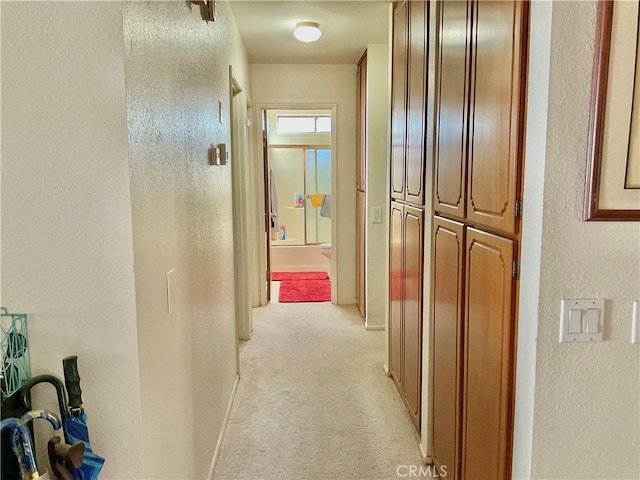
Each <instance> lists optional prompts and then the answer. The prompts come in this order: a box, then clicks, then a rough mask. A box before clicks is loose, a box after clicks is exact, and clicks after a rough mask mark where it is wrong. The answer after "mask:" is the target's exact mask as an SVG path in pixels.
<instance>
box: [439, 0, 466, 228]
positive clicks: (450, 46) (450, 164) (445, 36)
mask: <svg viewBox="0 0 640 480" xmlns="http://www.w3.org/2000/svg"><path fill="white" fill-rule="evenodd" d="M440 9H441V11H440V22H439V23H440V24H439V44H440V56H439V59H438V61H439V72H440V77H439V82H438V85H439V90H438V94H437V95H438V97H437V98H438V100H437V101H438V113H437V120H436V122H437V129H436V132H437V133H436V155H435V180H434V186H433V187H434V189H433V195H434V210H435V211H437V212H443V213H447V214H449V215H454V216H456V217H458V218H464V216H465V185H466V138H467V135H466V130H467V118H468V115H467V113H468V109H467V99H468V94H469V92H468V88H469V82H468V79H469V68H470V45H469V42H470V39H471V32H470V29H471V20H470V12H471V2H469V3H467V2H458V1H447V2H442V3H441V4H440Z"/></svg>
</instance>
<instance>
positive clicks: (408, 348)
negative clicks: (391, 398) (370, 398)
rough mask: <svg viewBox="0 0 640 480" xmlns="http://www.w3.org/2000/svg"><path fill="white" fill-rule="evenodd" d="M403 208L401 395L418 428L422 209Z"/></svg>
mask: <svg viewBox="0 0 640 480" xmlns="http://www.w3.org/2000/svg"><path fill="white" fill-rule="evenodd" d="M404 208H405V215H404V258H405V260H404V283H405V287H404V322H403V325H404V331H403V357H404V364H403V378H404V393H405V402H406V404H407V408H408V409H409V413H410V414H411V417H412V418H413V422H414V423H415V424H416V426H417V427H418V429H420V411H421V410H420V403H421V402H420V399H421V386H422V368H421V366H422V296H423V292H422V279H423V276H422V272H423V263H424V262H423V254H422V251H423V245H424V242H423V239H422V237H423V234H424V227H423V220H424V210H422V209H419V208H413V207H409V206H405V207H404Z"/></svg>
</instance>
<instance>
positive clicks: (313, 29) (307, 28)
mask: <svg viewBox="0 0 640 480" xmlns="http://www.w3.org/2000/svg"><path fill="white" fill-rule="evenodd" d="M320 35H322V32H321V31H320V24H319V23H317V22H299V23H297V24H296V29H295V30H294V31H293V36H294V37H296V38H297V39H298V40H300V41H301V42H305V43H310V42H315V41H316V40H318V39H319V38H320Z"/></svg>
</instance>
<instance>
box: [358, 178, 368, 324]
mask: <svg viewBox="0 0 640 480" xmlns="http://www.w3.org/2000/svg"><path fill="white" fill-rule="evenodd" d="M366 219H367V195H366V193H365V192H361V191H360V190H356V303H357V305H358V309H359V310H360V313H361V314H362V316H363V317H364V318H366V316H367V311H366V278H367V277H366V251H367V245H366V239H367V236H366V233H367V231H366V227H367V225H366V223H367V222H366Z"/></svg>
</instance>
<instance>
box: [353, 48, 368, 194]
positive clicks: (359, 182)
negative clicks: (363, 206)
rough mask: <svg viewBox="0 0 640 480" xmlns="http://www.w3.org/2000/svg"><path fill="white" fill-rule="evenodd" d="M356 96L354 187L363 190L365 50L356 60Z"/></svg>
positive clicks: (365, 96) (364, 177)
mask: <svg viewBox="0 0 640 480" xmlns="http://www.w3.org/2000/svg"><path fill="white" fill-rule="evenodd" d="M357 78H358V80H357V82H358V96H357V103H358V105H357V110H356V115H357V117H358V118H357V119H356V122H357V123H356V136H357V139H358V140H357V143H356V158H357V163H356V189H357V190H360V191H363V192H364V191H365V190H366V189H367V180H366V178H367V177H366V166H367V162H366V156H367V52H366V51H365V52H364V53H363V54H362V57H361V58H360V61H359V62H358V77H357Z"/></svg>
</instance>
